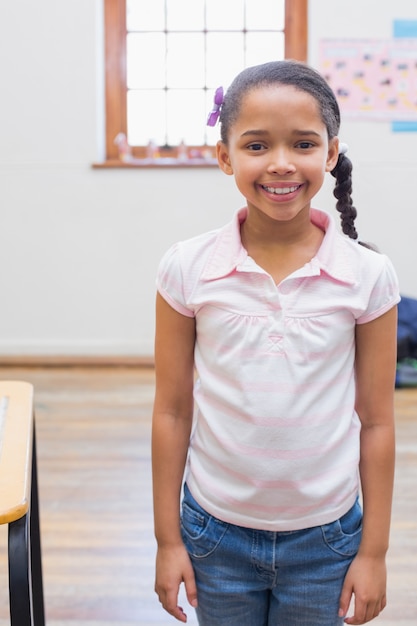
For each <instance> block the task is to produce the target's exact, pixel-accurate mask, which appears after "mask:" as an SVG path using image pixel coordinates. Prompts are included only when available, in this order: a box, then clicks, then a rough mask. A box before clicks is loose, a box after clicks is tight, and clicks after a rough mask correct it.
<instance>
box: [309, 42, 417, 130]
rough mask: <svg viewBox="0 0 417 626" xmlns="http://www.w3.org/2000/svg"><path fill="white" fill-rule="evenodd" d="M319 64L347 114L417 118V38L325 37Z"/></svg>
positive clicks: (351, 115)
mask: <svg viewBox="0 0 417 626" xmlns="http://www.w3.org/2000/svg"><path fill="white" fill-rule="evenodd" d="M319 69H320V72H321V73H322V74H323V75H324V76H325V78H326V80H327V81H328V83H329V85H330V86H331V88H332V89H333V91H334V92H335V94H336V96H337V99H338V101H339V105H340V108H341V109H342V111H343V115H344V116H349V117H356V118H364V119H374V120H378V119H379V120H390V121H391V120H417V39H415V38H412V39H411V38H410V39H403V38H398V39H391V40H356V39H355V40H347V39H346V40H343V39H341V40H323V41H322V42H321V45H320V68H319Z"/></svg>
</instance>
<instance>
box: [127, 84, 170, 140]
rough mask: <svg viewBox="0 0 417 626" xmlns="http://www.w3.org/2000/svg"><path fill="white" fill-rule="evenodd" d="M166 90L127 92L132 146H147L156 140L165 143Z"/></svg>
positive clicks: (128, 121)
mask: <svg viewBox="0 0 417 626" xmlns="http://www.w3.org/2000/svg"><path fill="white" fill-rule="evenodd" d="M165 104H166V93H165V91H162V90H161V91H160V90H158V91H140V90H138V91H129V92H128V94H127V131H128V141H129V143H130V145H131V146H146V145H147V144H148V143H149V140H151V139H152V140H154V141H155V143H156V144H157V145H158V146H162V145H163V144H164V143H165V119H166V106H165Z"/></svg>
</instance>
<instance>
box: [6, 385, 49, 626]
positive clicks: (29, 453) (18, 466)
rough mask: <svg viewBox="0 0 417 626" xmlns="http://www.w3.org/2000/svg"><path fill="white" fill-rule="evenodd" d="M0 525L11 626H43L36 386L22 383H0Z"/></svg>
mask: <svg viewBox="0 0 417 626" xmlns="http://www.w3.org/2000/svg"><path fill="white" fill-rule="evenodd" d="M0 524H8V528H9V534H8V553H9V597H10V623H11V626H44V624H45V615H44V603H43V584H42V563H41V543H40V529H39V503H38V482H37V463H36V438H35V419H34V408H33V386H32V385H30V384H29V383H25V382H19V381H0Z"/></svg>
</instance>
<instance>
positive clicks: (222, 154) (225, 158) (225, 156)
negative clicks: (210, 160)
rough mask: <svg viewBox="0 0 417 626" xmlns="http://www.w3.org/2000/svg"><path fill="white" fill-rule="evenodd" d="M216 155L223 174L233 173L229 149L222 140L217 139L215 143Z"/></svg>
mask: <svg viewBox="0 0 417 626" xmlns="http://www.w3.org/2000/svg"><path fill="white" fill-rule="evenodd" d="M216 156H217V161H218V163H219V166H220V169H221V170H223V172H224V173H225V174H228V175H229V176H231V175H232V174H233V168H232V164H231V162H230V157H229V150H228V148H227V146H226V144H225V143H223V141H218V142H217V144H216Z"/></svg>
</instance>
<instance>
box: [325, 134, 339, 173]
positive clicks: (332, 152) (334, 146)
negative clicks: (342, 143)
mask: <svg viewBox="0 0 417 626" xmlns="http://www.w3.org/2000/svg"><path fill="white" fill-rule="evenodd" d="M338 158H339V137H333V139H330V141H329V150H328V153H327V161H326V172H331V171H332V170H333V169H334V168H335V167H336V164H337V160H338Z"/></svg>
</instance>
